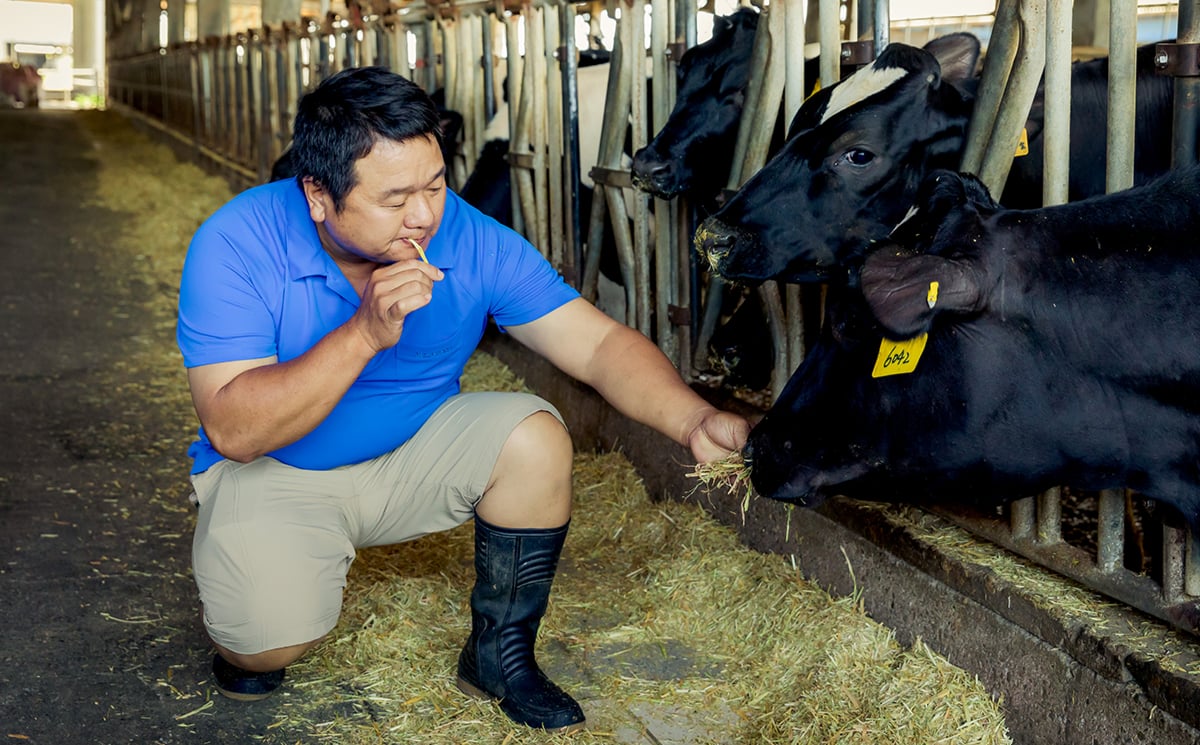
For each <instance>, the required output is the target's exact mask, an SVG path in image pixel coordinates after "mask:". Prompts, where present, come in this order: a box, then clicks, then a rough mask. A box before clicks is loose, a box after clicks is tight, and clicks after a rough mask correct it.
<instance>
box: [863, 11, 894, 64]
mask: <svg viewBox="0 0 1200 745" xmlns="http://www.w3.org/2000/svg"><path fill="white" fill-rule="evenodd" d="M867 1H868V2H870V1H871V0H867ZM874 3H875V18H874V19H873V20H874V23H875V56H876V57H878V56H879V53H880V52H882V51H883V50H884V48H886V47H887V45H888V44H890V43H891V39H892V33H891V26H892V17H891V13H890V10H891V9H890V5H891V3H890V2H889V0H874Z"/></svg>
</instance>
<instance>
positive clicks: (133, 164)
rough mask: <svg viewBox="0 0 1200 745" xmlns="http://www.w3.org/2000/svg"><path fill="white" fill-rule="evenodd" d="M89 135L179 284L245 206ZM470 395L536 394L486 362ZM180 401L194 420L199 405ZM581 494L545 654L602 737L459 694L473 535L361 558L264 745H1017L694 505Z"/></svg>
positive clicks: (599, 481) (934, 670)
mask: <svg viewBox="0 0 1200 745" xmlns="http://www.w3.org/2000/svg"><path fill="white" fill-rule="evenodd" d="M87 126H88V127H89V129H90V130H92V135H93V137H94V138H95V141H96V143H97V150H98V153H97V157H98V159H99V160H100V162H101V184H102V187H101V188H102V193H103V194H104V197H103V200H104V202H105V206H107V207H109V208H111V209H114V210H123V211H127V212H129V213H130V214H131V215H133V217H131V219H130V221H129V225H128V234H127V235H126V236H125V238H126V239H127V240H129V241H132V242H137V243H143V244H144V246H145V250H144V252H143V253H144V254H145V256H146V261H148V262H151V264H152V266H151V269H152V270H153V271H154V272H155V273H156V274H157V275H158V276H159V277H160V279H162V281H164V282H168V283H174V282H177V279H178V268H179V262H180V261H181V259H182V255H183V251H184V249H185V248H186V244H187V240H188V239H189V238H190V234H191V232H192V231H193V230H194V229H195V227H196V226H197V224H198V223H199V221H200V220H201V219H203V217H204V216H206V215H207V214H208V213H210V212H211V211H212V210H213V209H214V208H215V207H216V206H217V205H219V204H220V203H221V202H222V201H223V200H224V199H227V198H228V197H229V196H230V195H229V194H228V192H227V190H225V189H223V188H222V187H221V185H220V182H219V181H218V180H216V179H214V178H211V177H208V176H205V175H204V174H203V173H202V172H201V171H199V169H197V168H195V167H194V166H191V165H188V164H184V163H180V162H178V161H177V160H176V159H175V158H174V157H173V156H172V155H171V153H170V152H169V150H167V149H166V148H165V147H162V146H159V145H155V144H152V143H151V142H149V141H148V140H146V139H145V138H143V137H141V136H140V135H138V134H135V133H133V132H132V131H131V130H130V129H129V127H128V126H126V125H125V124H123V123H122V121H121V120H120V118H119V117H117V116H116V115H114V114H108V115H93V116H91V117H89V118H88V120H87ZM166 356H168V357H169V355H166ZM155 364H156V365H157V364H158V362H156V363H155ZM172 379H173V380H174V381H175V382H177V383H181V382H182V376H181V375H176V376H174V377H173V378H172ZM464 387H466V388H467V389H476V390H478V389H489V390H498V389H499V390H520V389H523V388H524V386H523V383H522V381H520V380H519V379H516V378H514V376H513V375H512V373H511V372H510V371H509V370H508V369H507V368H506V367H504V366H503V365H501V364H500V363H498V362H497V361H496V360H494V359H493V358H491V357H488V356H487V355H483V354H478V355H476V357H475V358H474V359H473V360H472V362H471V365H470V366H469V368H468V372H467V375H466V376H465V378H464ZM169 398H170V399H171V403H172V405H182V404H183V402H184V401H186V392H180V394H179V395H178V396H171V397H169ZM172 439H174V438H172ZM575 490H576V504H575V516H574V518H573V521H572V527H571V533H570V535H569V537H568V540H567V545H566V548H565V550H564V553H563V558H562V563H561V566H560V572H559V575H558V578H557V579H556V582H555V586H554V592H553V594H552V596H551V605H550V610H549V612H548V614H547V616H546V618H545V621H544V623H543V626H542V632H541V634H540V637H539V654H540V658H541V660H542V662H543V664H544V665H545V666H546V667H548V668H549V669H550V671H551V673H552V674H553V675H554V677H555V678H556V679H557V680H559V681H560V683H562V684H563V685H564V687H566V688H567V689H568V690H569V691H570V692H571V693H573V694H574V695H575V696H577V697H578V698H579V699H580V700H581V702H582V703H583V706H584V709H585V710H586V711H587V712H588V713H589V716H590V719H591V726H590V728H589V729H588V730H587V731H585V732H583V733H580V734H576V735H573V736H561V735H560V736H555V735H548V734H544V733H538V732H533V731H529V730H527V729H524V728H520V727H516V726H514V725H511V724H510V723H509V722H508V721H507V720H506V719H505V718H504V716H503V715H502V714H501V713H500V712H499V710H498V708H497V707H495V706H494V705H492V704H490V703H486V702H477V701H474V700H471V699H468V698H467V697H465V696H463V695H462V694H460V693H459V692H458V691H457V690H456V689H455V688H454V686H453V683H452V681H453V676H454V665H455V661H456V658H457V654H458V650H459V648H460V645H461V644H462V641H463V639H464V638H465V637H466V635H467V632H468V624H469V618H470V614H469V610H468V605H467V598H468V593H469V588H470V586H471V583H472V581H473V568H472V563H471V556H472V529H471V526H470V525H464V526H462V527H460V528H458V529H456V530H453V531H450V532H447V533H441V534H437V535H432V536H427V537H425V538H422V539H420V540H417V541H413V542H411V543H407V544H403V545H399V546H392V547H384V548H374V549H367V550H363V551H361V552H360V553H359V556H358V558H357V559H356V561H355V563H354V565H353V566H352V568H351V572H350V577H349V581H348V585H347V588H346V592H345V603H344V608H343V613H342V617H341V619H340V621H339V624H338V626H337V628H336V629H335V630H334V632H333V633H332V634H331V635H330V637H329V638H328V640H327V641H326V642H325V643H324V644H322V645H321V646H320V647H318V648H317V649H316V650H315V651H314V652H313V653H311V654H310V655H309V656H308V657H306V658H305V659H304V660H302V661H301V662H300V663H298V664H296V665H294V666H293V667H292V668H290V669H289V671H288V683H287V685H286V686H285V690H284V692H282V693H281V694H280V704H279V707H278V712H279V715H278V716H279V718H278V720H277V721H276V722H275V725H273V726H272V728H271V729H270V730H269V731H268V732H266V733H263V734H262V735H261V736H259V737H258V738H257V739H259V740H260V741H268V742H295V741H310V742H311V741H318V742H336V743H347V744H353V743H380V742H385V743H392V742H395V743H401V742H402V743H516V742H534V743H535V742H557V741H559V740H567V739H569V740H570V741H571V742H577V743H599V742H604V743H611V742H652V741H653V740H651V739H648V738H647V736H646V735H645V734H644V733H640V732H639V730H640V727H641V722H639V719H638V717H642V721H652V720H653V721H658V722H660V723H661V722H664V721H665V722H675V723H679V722H686V732H687V733H688V734H687V735H686V736H685V737H686V741H687V742H694V743H705V742H711V743H738V742H742V743H855V744H856V745H861V744H863V743H897V744H901V743H903V744H905V745H909V744H911V743H925V744H930V745H932V744H934V743H954V744H956V745H959V744H961V745H970V744H972V743H1008V742H1010V739H1009V737H1008V735H1007V732H1006V728H1005V724H1004V720H1003V717H1002V715H1001V712H1000V708H999V704H998V702H997V701H995V700H994V699H993V698H992V697H991V696H990V695H989V693H988V692H987V691H986V690H984V688H983V686H982V685H981V684H980V683H979V682H978V681H977V680H976V679H975V678H973V677H972V676H970V675H968V674H967V673H965V672H964V671H963V670H961V669H959V668H956V667H955V666H953V665H951V664H950V663H949V662H947V661H946V660H945V659H944V658H942V657H941V656H939V655H938V654H936V653H934V652H933V651H932V650H930V649H929V648H928V647H926V646H924V645H923V644H922V643H921V642H920V641H918V642H916V643H915V644H914V645H913V646H912V647H909V648H903V647H901V646H900V645H899V644H898V643H897V642H896V640H895V638H894V636H893V634H892V633H891V632H890V631H889V630H888V629H887V628H885V627H883V626H881V625H879V624H877V623H875V622H874V621H872V620H871V619H870V618H868V617H867V616H866V615H865V614H864V613H863V611H862V607H861V604H860V602H859V599H858V598H857V597H848V598H840V599H839V598H832V597H830V596H829V595H828V594H826V593H825V592H824V591H822V590H820V589H819V588H817V587H816V586H815V585H813V584H812V583H810V582H808V581H806V580H804V579H803V578H802V577H801V576H800V575H799V574H798V573H797V572H796V571H795V570H794V569H793V568H792V567H791V566H790V565H789V564H788V563H787V562H786V561H785V560H784V558H783V557H780V556H775V555H764V554H759V553H757V552H754V551H751V550H749V549H747V548H745V547H744V546H743V545H742V544H741V543H740V542H739V541H738V539H737V536H736V534H735V533H734V532H733V531H731V530H729V529H728V528H726V527H724V526H721V525H720V524H719V523H717V522H716V521H714V520H712V519H711V518H710V517H709V516H708V515H707V514H706V513H705V512H704V511H703V510H702V509H701V508H700V507H699V506H697V505H696V504H695V503H693V502H689V501H688V500H686V499H684V500H681V501H668V502H653V501H651V500H650V499H649V497H648V496H647V493H646V490H645V488H644V487H643V485H642V483H641V481H640V479H639V478H638V476H637V474H636V473H635V471H634V470H633V468H632V467H631V466H630V464H629V463H628V461H627V460H626V459H625V458H624V457H623V456H622V455H620V454H619V453H581V454H579V455H577V457H576V463H575ZM188 519H191V518H190V516H189V518H188ZM200 708H202V709H206V708H207V705H206V706H204V707H200ZM200 715H204V714H203V713H200ZM677 736H679V735H678V733H677ZM674 741H683V740H674Z"/></svg>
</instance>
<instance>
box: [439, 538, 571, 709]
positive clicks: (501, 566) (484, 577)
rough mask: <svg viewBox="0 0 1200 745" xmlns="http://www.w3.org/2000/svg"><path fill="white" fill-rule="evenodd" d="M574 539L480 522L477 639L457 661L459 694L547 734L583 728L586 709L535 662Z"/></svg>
mask: <svg viewBox="0 0 1200 745" xmlns="http://www.w3.org/2000/svg"><path fill="white" fill-rule="evenodd" d="M566 537H567V526H566V525H564V526H562V527H561V528H551V529H548V530H540V529H516V528H497V527H495V526H493V525H489V524H488V523H486V522H484V521H483V520H481V519H479V517H478V516H476V517H475V589H474V590H473V591H472V592H471V636H470V638H468V639H467V644H466V646H465V647H463V651H462V654H460V655H459V656H458V688H459V690H461V691H462V692H463V693H466V694H469V695H471V696H476V697H480V698H497V699H500V708H501V709H502V710H503V711H504V713H505V714H507V715H508V717H509V719H512V720H513V721H514V722H517V723H519V724H524V725H528V726H530V727H536V728H539V729H546V730H575V729H581V728H582V727H583V722H584V717H583V709H581V708H579V704H578V703H576V702H575V699H573V698H571V697H570V696H568V695H567V694H566V693H565V692H563V690H562V689H561V688H559V687H558V686H556V685H555V684H554V683H552V682H551V681H550V679H549V678H547V677H546V675H545V674H544V673H543V672H542V671H541V669H540V668H538V664H537V661H536V660H534V658H533V642H534V639H535V638H536V637H537V631H538V625H539V624H540V623H541V621H542V616H543V615H544V614H545V612H546V603H547V601H548V600H549V598H550V584H551V583H552V582H553V580H554V571H555V569H556V568H557V566H558V555H559V553H561V552H562V546H563V541H564V540H565V539H566Z"/></svg>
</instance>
